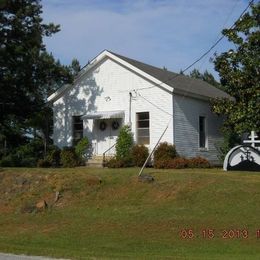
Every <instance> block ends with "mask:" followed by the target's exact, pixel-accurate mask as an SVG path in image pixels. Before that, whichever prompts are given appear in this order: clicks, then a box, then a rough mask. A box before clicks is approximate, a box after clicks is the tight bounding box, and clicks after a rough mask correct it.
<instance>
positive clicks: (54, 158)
mask: <svg viewBox="0 0 260 260" xmlns="http://www.w3.org/2000/svg"><path fill="white" fill-rule="evenodd" d="M60 154H61V150H60V148H58V147H57V146H55V145H53V146H50V147H48V153H47V156H46V160H47V161H48V162H49V163H50V166H54V167H59V165H60Z"/></svg>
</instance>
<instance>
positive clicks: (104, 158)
mask: <svg viewBox="0 0 260 260" xmlns="http://www.w3.org/2000/svg"><path fill="white" fill-rule="evenodd" d="M115 145H116V144H113V145H112V146H110V147H109V148H108V149H107V150H106V151H105V152H103V166H104V164H105V161H106V153H107V152H109V151H110V150H111V149H112V148H113V147H115Z"/></svg>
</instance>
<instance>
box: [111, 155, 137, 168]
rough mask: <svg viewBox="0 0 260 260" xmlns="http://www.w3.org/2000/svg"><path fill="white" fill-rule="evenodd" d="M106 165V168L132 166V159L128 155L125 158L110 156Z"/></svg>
mask: <svg viewBox="0 0 260 260" xmlns="http://www.w3.org/2000/svg"><path fill="white" fill-rule="evenodd" d="M106 166H107V167H108V168H123V167H132V166H133V161H132V160H131V159H130V157H127V158H123V159H120V158H116V157H114V158H112V159H110V160H109V161H107V163H106Z"/></svg>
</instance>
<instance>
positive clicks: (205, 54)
mask: <svg viewBox="0 0 260 260" xmlns="http://www.w3.org/2000/svg"><path fill="white" fill-rule="evenodd" d="M253 3H254V0H251V1H250V2H249V3H248V5H247V7H246V8H245V9H244V10H243V12H242V13H241V14H240V15H239V17H238V19H237V20H236V21H235V22H234V23H233V24H232V26H231V27H229V29H228V30H230V29H233V28H234V27H235V25H236V22H237V21H239V20H240V18H241V17H242V16H243V15H244V14H245V12H246V11H247V9H248V8H249V7H250V6H251V5H252V4H253ZM224 37H225V35H222V36H221V37H220V38H219V39H218V40H217V41H216V42H215V43H214V44H213V45H212V46H211V47H210V48H209V49H208V50H207V51H206V52H204V53H203V54H202V55H201V56H200V57H199V58H198V59H197V60H195V61H194V62H193V63H191V64H190V65H188V66H187V67H186V68H185V69H184V70H182V72H183V73H184V72H185V71H187V70H189V69H190V68H191V67H193V66H194V65H195V64H196V63H198V62H199V61H201V60H202V59H203V58H204V57H205V56H207V55H208V54H209V53H210V52H211V51H212V50H213V49H214V48H215V47H216V46H217V45H218V44H219V43H220V42H221V41H222V40H223V38H224ZM180 75H181V74H176V75H174V76H173V77H170V78H168V79H167V80H165V81H162V82H161V83H159V84H156V85H153V86H151V87H147V88H139V89H135V90H143V89H150V88H154V87H158V86H161V85H163V84H165V83H167V82H168V81H170V80H174V79H176V78H177V77H179V76H180Z"/></svg>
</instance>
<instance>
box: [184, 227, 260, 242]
mask: <svg viewBox="0 0 260 260" xmlns="http://www.w3.org/2000/svg"><path fill="white" fill-rule="evenodd" d="M253 233H254V234H253ZM249 236H254V237H255V238H256V239H259V240H260V229H257V230H256V231H255V232H251V233H249V231H248V230H247V229H222V230H216V229H213V228H205V229H202V230H200V231H198V232H196V231H195V230H194V229H192V228H184V229H181V230H180V232H179V237H180V238H181V239H185V240H189V239H195V238H202V239H209V240H210V239H214V238H222V239H227V240H228V239H248V238H249Z"/></svg>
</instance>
